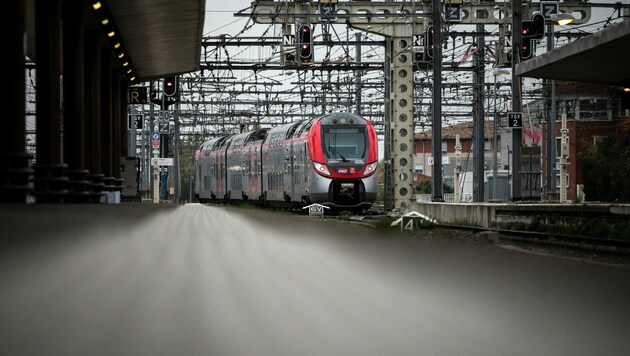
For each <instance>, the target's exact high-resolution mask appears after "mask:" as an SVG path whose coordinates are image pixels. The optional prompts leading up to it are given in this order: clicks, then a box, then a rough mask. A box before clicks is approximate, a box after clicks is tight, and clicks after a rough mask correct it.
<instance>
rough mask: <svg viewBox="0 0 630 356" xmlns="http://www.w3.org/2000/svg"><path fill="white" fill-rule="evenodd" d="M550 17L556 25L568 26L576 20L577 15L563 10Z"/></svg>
mask: <svg viewBox="0 0 630 356" xmlns="http://www.w3.org/2000/svg"><path fill="white" fill-rule="evenodd" d="M549 19H550V20H551V22H553V23H554V24H556V25H560V26H566V25H568V24H570V23H571V22H573V21H575V16H573V15H571V14H567V13H566V12H561V13H559V14H553V15H551V17H550V18H549Z"/></svg>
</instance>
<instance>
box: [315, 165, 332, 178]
mask: <svg viewBox="0 0 630 356" xmlns="http://www.w3.org/2000/svg"><path fill="white" fill-rule="evenodd" d="M313 166H314V167H315V170H316V171H317V173H319V174H321V175H323V176H330V171H329V170H328V167H326V165H325V164H321V163H317V162H313Z"/></svg>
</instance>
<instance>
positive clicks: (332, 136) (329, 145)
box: [322, 127, 367, 162]
mask: <svg viewBox="0 0 630 356" xmlns="http://www.w3.org/2000/svg"><path fill="white" fill-rule="evenodd" d="M322 132H323V136H324V154H325V155H326V157H327V158H329V159H341V160H343V161H344V162H345V161H347V160H349V159H357V158H360V159H363V158H365V152H366V141H367V135H366V132H365V127H344V128H339V127H324V128H323V129H322Z"/></svg>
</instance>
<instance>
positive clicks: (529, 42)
mask: <svg viewBox="0 0 630 356" xmlns="http://www.w3.org/2000/svg"><path fill="white" fill-rule="evenodd" d="M521 24H522V31H523V32H522V36H521V42H522V44H521V58H523V59H527V58H530V57H532V56H533V55H534V44H535V43H534V41H538V40H541V39H543V38H544V37H545V16H543V15H542V14H535V15H534V16H532V19H531V20H526V21H523V22H522V23H521Z"/></svg>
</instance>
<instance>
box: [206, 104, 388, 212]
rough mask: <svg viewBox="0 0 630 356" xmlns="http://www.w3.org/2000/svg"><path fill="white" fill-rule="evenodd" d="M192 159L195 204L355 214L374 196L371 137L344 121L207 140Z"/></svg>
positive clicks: (330, 118) (355, 119)
mask: <svg viewBox="0 0 630 356" xmlns="http://www.w3.org/2000/svg"><path fill="white" fill-rule="evenodd" d="M195 158H196V159H195V176H196V187H195V193H196V197H197V199H198V200H199V201H200V202H232V203H235V202H243V201H247V202H250V203H256V204H260V205H263V206H276V207H286V208H300V207H304V206H306V205H309V204H312V203H318V204H322V205H326V206H328V207H330V208H333V209H335V210H354V211H362V210H365V209H368V208H370V207H371V206H372V204H373V203H374V201H375V200H376V196H377V175H376V166H377V161H378V142H377V138H376V133H375V131H374V127H373V126H372V124H371V123H370V122H369V121H367V120H365V119H363V118H362V117H360V116H358V115H355V114H351V113H333V114H328V115H325V116H322V117H319V118H313V119H307V120H300V121H296V122H293V123H290V124H285V125H282V126H278V127H274V128H272V129H258V130H253V131H247V132H242V133H239V134H234V135H226V136H221V137H218V138H213V139H211V140H209V141H207V142H204V143H203V144H202V145H201V147H200V149H199V150H198V151H197V152H196V157H195Z"/></svg>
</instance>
